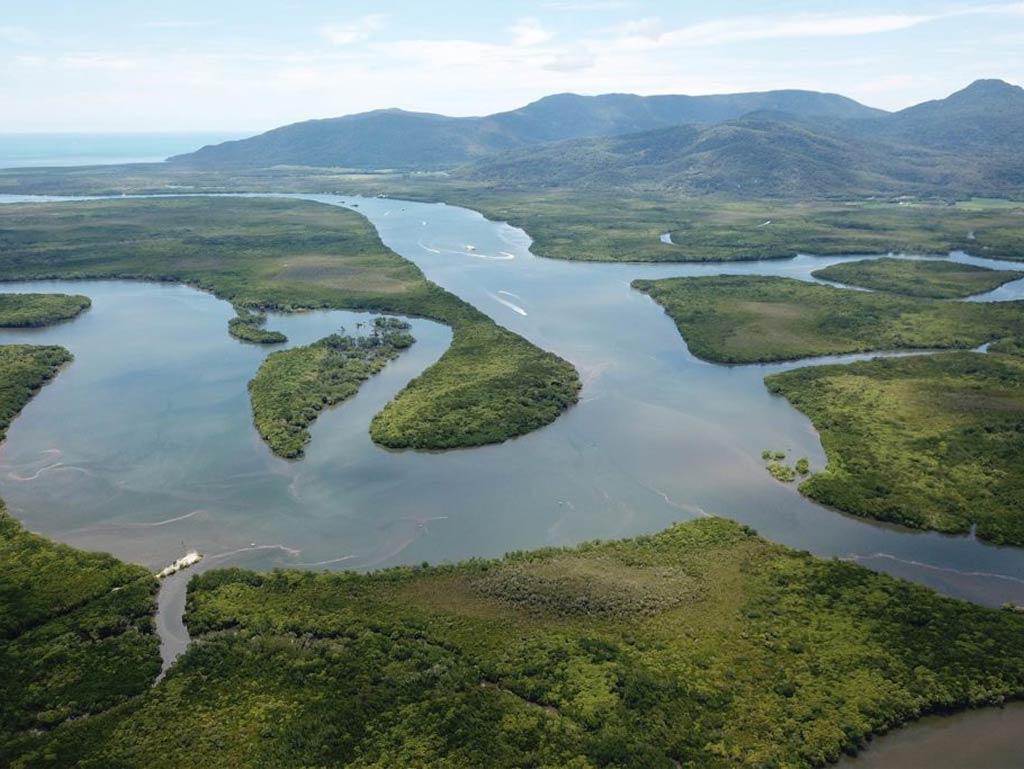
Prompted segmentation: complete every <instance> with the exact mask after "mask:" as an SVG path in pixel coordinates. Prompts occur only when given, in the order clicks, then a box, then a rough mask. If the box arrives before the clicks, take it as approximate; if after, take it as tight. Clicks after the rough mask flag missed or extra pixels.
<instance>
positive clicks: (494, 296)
mask: <svg viewBox="0 0 1024 769" xmlns="http://www.w3.org/2000/svg"><path fill="white" fill-rule="evenodd" d="M499 293H500V292H499ZM487 295H488V296H489V297H491V299H493V300H494V301H496V302H498V303H499V304H503V305H505V306H506V307H508V308H509V309H510V310H512V312H515V313H518V314H520V315H522V316H523V317H524V318H525V317H526V316H527V315H528V314H529V313H527V312H526V310H524V309H523V308H522V307H520V306H519V305H518V304H515V303H514V302H510V301H509V300H508V299H502V298H501V297H500V296H498V294H492V293H490V292H488V293H487Z"/></svg>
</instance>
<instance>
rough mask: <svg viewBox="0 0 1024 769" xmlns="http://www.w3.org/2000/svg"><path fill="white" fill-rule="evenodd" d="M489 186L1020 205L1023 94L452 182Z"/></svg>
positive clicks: (720, 127) (641, 138)
mask: <svg viewBox="0 0 1024 769" xmlns="http://www.w3.org/2000/svg"><path fill="white" fill-rule="evenodd" d="M457 173H458V174H459V175H461V176H463V177H465V178H469V179H473V180H475V181H481V182H487V183H491V184H494V185H498V186H510V187H515V186H530V187H538V186H539V187H579V188H609V187H612V188H626V189H633V190H650V189H667V190H677V191H683V192H691V193H703V192H716V193H728V194H739V195H744V196H789V197H802V196H814V197H820V196H849V195H871V194H945V193H954V194H990V195H1003V194H1013V195H1021V194H1024V89H1021V88H1018V87H1016V86H1012V85H1009V84H1007V83H1003V82H1002V81H998V80H996V81H993V80H983V81H978V82H976V83H974V84H972V85H971V86H969V87H968V88H965V89H964V90H962V91H958V92H957V93H955V94H953V95H951V96H949V97H948V98H946V99H941V100H937V101H931V102H926V103H924V104H920V105H917V106H915V107H910V108H908V109H905V110H902V111H900V112H896V113H878V114H873V115H871V116H868V117H864V116H860V115H853V116H852V117H842V116H837V115H821V114H819V115H803V116H800V115H794V114H786V113H784V112H780V111H767V110H762V111H759V112H753V113H749V114H747V115H744V116H742V117H740V118H738V119H734V120H727V121H725V122H721V123H714V124H710V125H688V126H675V127H672V128H667V129H660V130H655V131H646V132H641V133H636V134H631V135H626V136H614V137H605V138H598V139H576V140H570V141H564V142H559V143H556V144H549V145H546V146H543V147H535V148H531V149H529V150H523V149H520V150H512V151H507V152H505V153H502V154H498V155H494V156H491V157H487V158H483V159H480V160H478V161H476V162H474V163H472V164H470V165H467V166H465V167H463V168H462V169H460V170H459V171H458V172H457Z"/></svg>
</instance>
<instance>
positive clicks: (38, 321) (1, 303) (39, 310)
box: [0, 294, 92, 328]
mask: <svg viewBox="0 0 1024 769" xmlns="http://www.w3.org/2000/svg"><path fill="white" fill-rule="evenodd" d="M91 304H92V302H91V301H90V300H89V297H87V296H79V295H69V294H0V328H24V327H36V326H50V325H52V324H54V323H59V322H60V321H62V320H68V319H70V318H73V317H75V316H76V315H78V314H79V313H81V312H82V311H84V310H86V309H87V308H88V307H89V306H90V305H91Z"/></svg>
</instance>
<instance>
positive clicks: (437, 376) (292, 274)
mask: <svg viewBox="0 0 1024 769" xmlns="http://www.w3.org/2000/svg"><path fill="white" fill-rule="evenodd" d="M0 246H2V248H0V278H2V279H8V280H11V279H25V278H98V277H107V278H139V279H149V280H167V281H180V282H184V283H188V284H191V285H195V286H198V287H200V288H203V289H206V290H209V291H212V292H214V293H215V294H217V295H218V296H220V297H223V298H225V299H228V300H230V301H232V302H233V303H234V304H235V305H236V306H242V307H266V308H276V309H280V310H293V309H306V308H338V309H341V308H348V309H367V310H374V311H379V312H390V313H397V314H403V315H415V316H421V317H426V318H431V319H433V320H437V321H440V322H442V323H445V324H447V325H449V326H451V328H452V331H453V339H452V344H451V347H450V348H449V349H448V351H447V352H446V353H445V354H444V355H443V356H442V357H441V359H440V360H439V361H438V362H437V363H435V364H434V365H433V366H431V367H430V368H429V369H427V370H426V371H425V372H423V374H421V375H420V376H419V377H417V378H416V379H415V380H413V381H412V382H410V383H409V385H408V386H407V387H406V388H405V389H404V390H403V391H402V392H401V393H400V394H399V395H398V397H397V398H396V399H395V400H394V402H392V403H390V404H389V405H388V407H387V408H386V409H385V410H384V411H383V412H381V414H379V415H378V416H377V417H376V418H375V419H374V421H373V423H372V426H371V433H372V435H373V438H374V440H376V441H378V442H379V443H382V444H384V445H387V446H390V447H393V448H421V449H443V448H454V447H460V446H471V445H477V444H481V443H491V442H497V441H502V440H505V439H507V438H510V437H513V436H516V435H521V434H523V433H526V432H529V431H531V430H535V429H537V428H538V427H542V426H544V425H546V424H548V423H549V422H551V421H553V420H554V419H555V418H556V417H557V416H558V415H559V414H560V413H561V412H562V411H563V410H564V409H565V408H566V407H567V406H568V405H570V404H571V403H573V402H574V401H575V400H576V394H577V391H578V389H579V378H578V376H577V374H576V371H575V370H574V369H573V367H572V366H571V365H570V364H569V363H567V362H566V361H564V360H562V359H561V358H558V357H557V356H555V355H552V354H550V353H547V352H544V351H543V350H540V349H538V348H537V347H535V346H534V345H532V344H530V343H529V342H527V341H526V340H525V339H523V338H522V337H520V336H518V335H516V334H513V333H512V332H511V331H508V330H506V329H504V328H501V327H500V326H498V325H496V324H495V323H494V322H493V321H492V320H491V319H490V318H488V317H487V316H485V315H484V314H483V313H481V312H479V311H477V310H476V309H475V308H473V307H472V306H470V305H469V304H467V303H465V302H463V301H461V300H460V299H458V298H457V297H455V296H453V295H451V294H449V293H448V292H446V291H444V290H443V289H441V288H440V287H438V286H436V285H435V284H433V283H431V282H429V281H427V280H426V279H425V278H424V277H423V274H422V273H421V272H420V271H419V269H418V268H417V267H416V266H415V265H413V264H412V263H410V262H408V261H406V260H404V259H402V258H401V257H399V256H398V255H397V254H395V253H394V252H392V251H390V250H388V249H387V248H385V247H384V246H383V244H382V243H381V242H380V239H379V238H378V237H377V234H376V232H375V231H374V230H373V228H372V227H371V226H370V224H369V223H368V222H367V221H366V220H365V219H363V218H362V217H361V216H359V215H358V214H355V213H353V212H350V211H345V210H343V209H338V208H335V207H328V206H324V205H319V204H315V203H309V202H303V201H290V200H279V199H278V200H254V199H239V198H229V199H200V198H178V199H174V200H113V201H76V202H74V203H57V204H52V205H39V204H30V205H6V206H4V207H3V208H0Z"/></svg>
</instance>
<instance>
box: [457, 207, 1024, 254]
mask: <svg viewBox="0 0 1024 769" xmlns="http://www.w3.org/2000/svg"><path fill="white" fill-rule="evenodd" d="M449 199H450V201H451V202H458V203H460V204H462V205H467V206H469V207H470V208H475V209H478V210H480V211H482V212H483V213H484V214H485V215H486V216H488V217H489V218H491V219H495V220H499V221H500V220H507V221H509V222H511V223H512V224H515V225H516V226H519V227H522V228H523V229H525V230H526V231H527V232H528V233H530V236H531V237H532V238H533V239H534V244H533V246H532V248H533V251H534V252H535V253H537V254H539V255H541V256H547V257H552V258H556V259H572V260H585V261H636V262H675V261H698V262H705V261H738V260H751V259H774V258H784V257H790V256H794V255H795V254H798V253H805V254H819V255H823V256H827V255H843V254H858V253H860V254H880V253H881V254H884V253H919V254H946V253H949V252H950V251H954V250H963V251H968V252H970V253H973V254H976V255H978V256H991V257H996V256H998V257H1001V258H1009V259H1020V258H1024V206H1020V205H1018V206H1017V207H1010V208H1005V207H1002V208H999V207H995V205H994V204H993V207H986V208H982V209H980V210H976V209H972V208H960V207H957V206H949V205H945V204H939V203H932V204H925V203H921V204H915V205H900V204H899V203H896V202H892V203H886V202H862V203H828V202H818V203H811V202H807V203H793V202H781V201H779V202H769V201H750V202H738V201H722V200H715V201H708V200H702V199H700V198H692V197H685V196H681V195H673V196H666V195H659V196H647V197H644V198H641V197H629V196H627V197H610V196H608V195H602V194H600V193H597V192H594V193H584V194H579V193H567V192H563V191H557V190H554V191H547V190H544V191H534V192H529V193H521V192H502V193H490V192H486V191H472V190H467V191H464V192H455V193H454V194H453V195H452V196H451V197H450V198H449ZM666 232H668V233H670V234H671V237H672V243H671V244H667V243H662V242H661V241H660V239H659V238H660V236H661V235H662V234H663V233H666ZM969 236H973V239H972V238H971V237H969Z"/></svg>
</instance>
